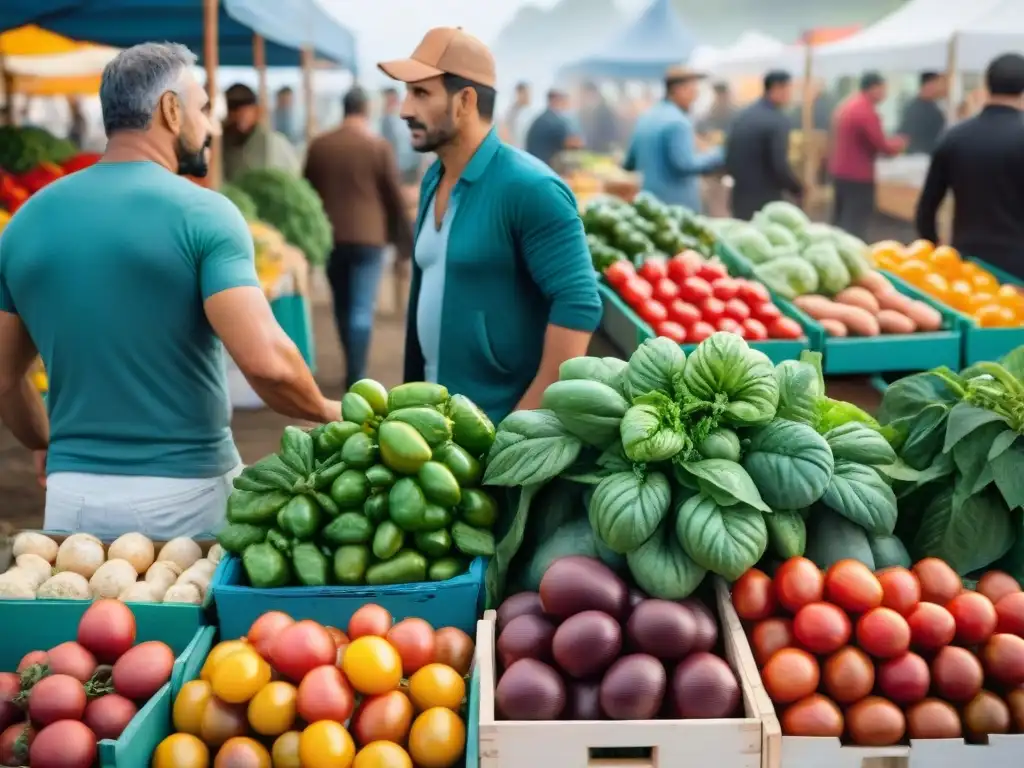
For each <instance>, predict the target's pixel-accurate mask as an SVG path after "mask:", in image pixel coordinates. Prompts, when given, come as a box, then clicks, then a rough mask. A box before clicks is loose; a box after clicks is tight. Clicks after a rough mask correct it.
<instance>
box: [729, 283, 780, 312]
mask: <svg viewBox="0 0 1024 768" xmlns="http://www.w3.org/2000/svg"><path fill="white" fill-rule="evenodd" d="M736 295H737V296H739V298H741V299H743V300H744V301H745V302H747V304H749V305H750V306H751V307H753V306H755V305H758V304H767V303H768V302H770V301H771V300H772V297H771V295H770V294H769V293H768V289H767V288H765V287H764V286H763V285H761V284H760V283H755V282H753V281H751V280H743V281H742V282H740V284H739V288H738V291H737V293H736Z"/></svg>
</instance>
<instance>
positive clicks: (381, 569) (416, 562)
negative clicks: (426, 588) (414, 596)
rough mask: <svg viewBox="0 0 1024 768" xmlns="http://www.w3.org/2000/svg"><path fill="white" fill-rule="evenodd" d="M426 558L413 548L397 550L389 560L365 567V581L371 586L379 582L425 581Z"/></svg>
mask: <svg viewBox="0 0 1024 768" xmlns="http://www.w3.org/2000/svg"><path fill="white" fill-rule="evenodd" d="M426 578H427V559H426V558H425V557H424V556H423V555H421V554H420V553H419V552H417V551H415V550H413V549H406V550H403V551H401V552H399V553H398V554H397V555H395V556H394V557H393V558H391V559H390V560H385V561H384V562H382V563H375V564H373V565H371V566H370V567H369V568H367V569H366V583H367V584H369V585H371V586H378V585H380V584H413V583H416V582H420V581H426Z"/></svg>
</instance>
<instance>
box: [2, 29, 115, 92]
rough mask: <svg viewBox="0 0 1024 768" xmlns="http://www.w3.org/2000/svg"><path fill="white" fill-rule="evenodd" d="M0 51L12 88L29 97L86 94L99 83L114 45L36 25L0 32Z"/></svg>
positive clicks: (96, 87) (93, 89)
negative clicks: (86, 40) (78, 38)
mask: <svg viewBox="0 0 1024 768" xmlns="http://www.w3.org/2000/svg"><path fill="white" fill-rule="evenodd" d="M0 54H3V56H4V67H5V69H6V71H7V73H8V74H9V75H11V76H12V77H13V83H12V90H13V91H14V92H16V93H22V94H25V95H29V96H71V95H77V96H88V95H92V94H95V93H96V92H97V91H98V90H99V86H100V74H101V73H102V72H103V67H105V66H106V64H107V62H108V61H110V60H111V59H112V58H113V57H114V56H116V55H117V49H116V48H107V47H105V46H98V45H90V44H89V43H80V42H77V41H75V40H69V39H68V38H66V37H63V36H61V35H57V34H54V33H53V32H49V31H47V30H45V29H41V28H40V27H36V26H32V25H30V26H26V27H19V28H18V29H12V30H9V31H7V32H4V33H2V34H0Z"/></svg>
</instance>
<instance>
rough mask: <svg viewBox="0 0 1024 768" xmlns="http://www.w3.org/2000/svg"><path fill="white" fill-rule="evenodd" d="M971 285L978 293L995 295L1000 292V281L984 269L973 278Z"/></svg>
mask: <svg viewBox="0 0 1024 768" xmlns="http://www.w3.org/2000/svg"><path fill="white" fill-rule="evenodd" d="M971 284H972V285H973V286H974V290H976V291H985V292H987V293H994V292H995V291H997V290H999V281H998V280H996V278H995V276H994V275H992V274H991V273H989V272H986V271H985V270H983V269H979V270H978V271H977V272H975V273H974V274H973V275H972V276H971Z"/></svg>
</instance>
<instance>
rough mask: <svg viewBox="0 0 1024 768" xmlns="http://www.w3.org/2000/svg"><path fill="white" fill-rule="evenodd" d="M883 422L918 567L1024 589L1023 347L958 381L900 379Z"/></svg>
mask: <svg viewBox="0 0 1024 768" xmlns="http://www.w3.org/2000/svg"><path fill="white" fill-rule="evenodd" d="M878 418H879V421H881V422H882V423H883V424H885V425H886V427H885V429H886V430H887V431H888V432H889V433H891V437H892V443H893V445H894V447H895V448H896V452H897V454H898V455H899V458H900V464H901V471H900V472H899V473H898V479H897V482H896V483H895V485H894V489H895V491H896V495H897V497H898V498H899V505H900V514H899V520H898V521H897V523H896V529H895V530H896V534H897V535H898V536H899V537H900V539H901V540H902V541H903V542H904V543H905V544H906V545H907V548H908V549H909V550H910V552H911V554H912V555H913V556H914V558H915V559H919V558H924V557H938V558H940V559H942V560H944V561H945V562H947V563H949V564H950V565H951V566H952V567H953V569H954V570H956V572H957V573H959V574H960V575H961V576H969V575H972V574H976V573H978V572H983V571H985V570H988V569H989V568H999V569H1001V570H1004V571H1007V572H1009V573H1011V574H1012V575H1013V576H1014V577H1015V578H1016V579H1018V580H1024V532H1022V530H1021V528H1022V519H1021V512H1020V510H1021V508H1022V507H1024V472H1022V469H1021V468H1022V467H1024V445H1022V443H1021V441H1020V440H1019V437H1020V435H1021V432H1022V431H1024V347H1018V348H1017V349H1016V350H1014V351H1013V352H1011V353H1010V354H1009V355H1007V356H1006V357H1005V358H1003V359H1002V360H1001V361H999V362H984V363H978V364H977V365H974V366H971V367H969V368H967V369H965V370H964V371H962V372H961V373H959V374H957V373H955V372H953V371H951V370H948V369H945V368H938V369H935V370H933V371H929V372H926V373H919V374H915V375H913V376H908V377H906V378H903V379H900V380H898V381H896V382H895V383H893V384H892V385H890V386H889V388H888V389H887V390H886V392H885V396H884V397H883V399H882V405H881V407H880V409H879V412H878ZM848 556H851V557H853V556H856V555H854V554H852V553H851V554H850V555H848ZM903 564H904V565H905V564H906V563H903Z"/></svg>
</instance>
